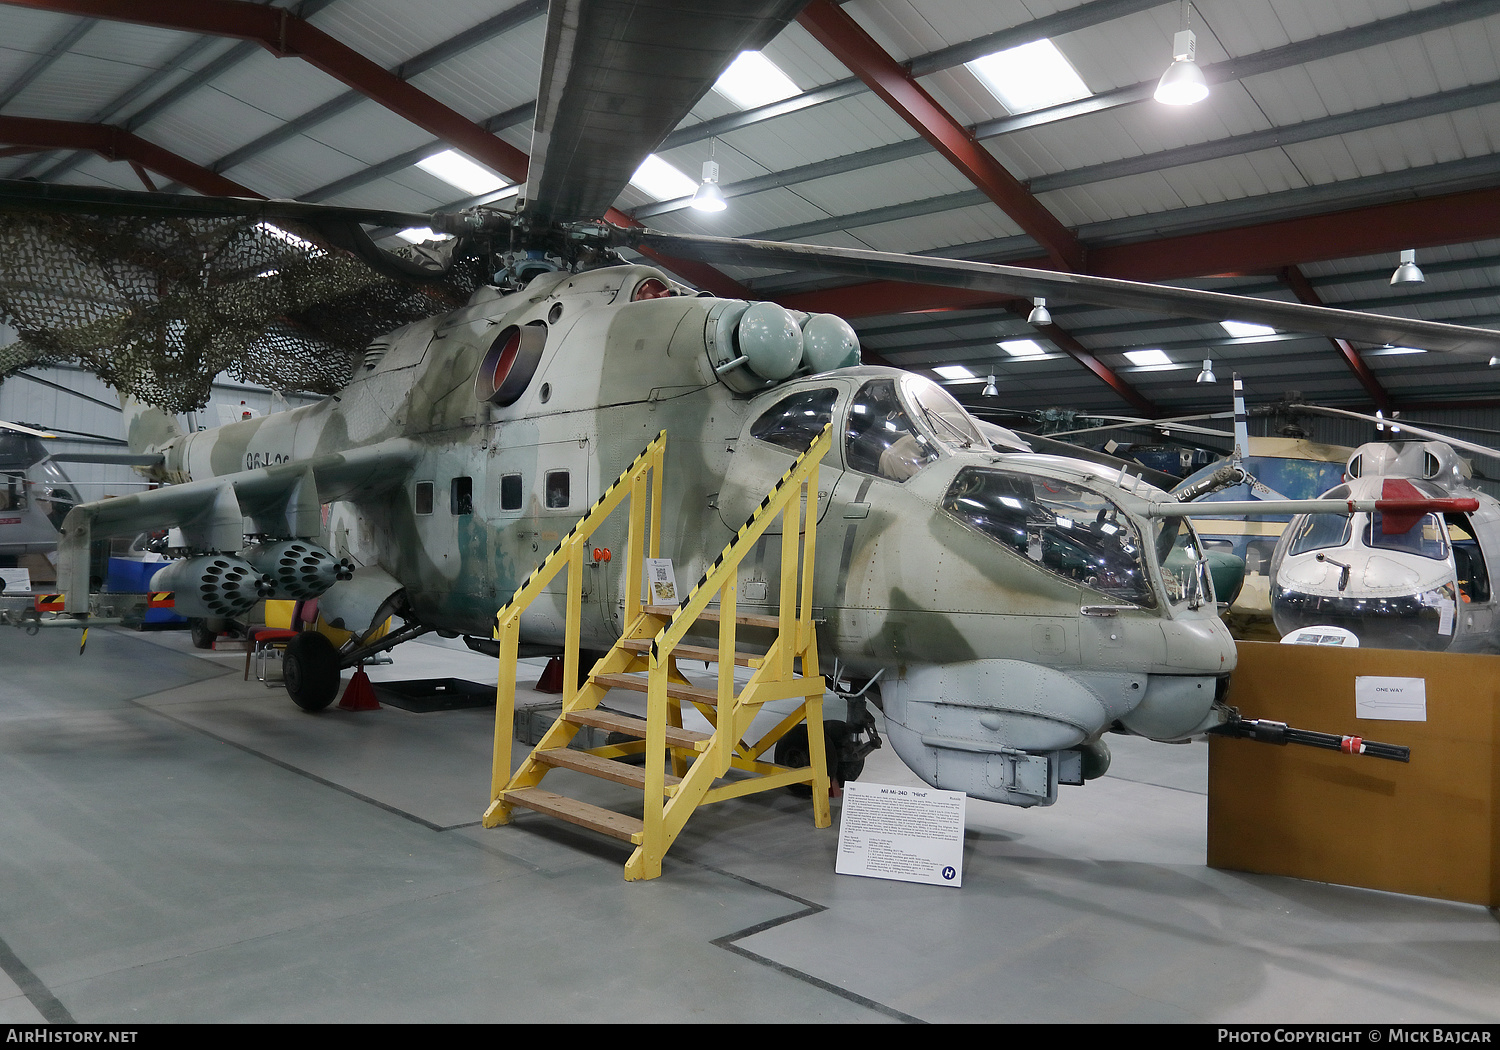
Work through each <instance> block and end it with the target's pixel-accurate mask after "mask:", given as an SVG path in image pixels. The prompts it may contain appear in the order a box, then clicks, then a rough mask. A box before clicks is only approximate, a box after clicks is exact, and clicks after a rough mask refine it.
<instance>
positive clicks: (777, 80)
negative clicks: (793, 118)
mask: <svg viewBox="0 0 1500 1050" xmlns="http://www.w3.org/2000/svg"><path fill="white" fill-rule="evenodd" d="M714 90H715V91H717V92H718V93H719V94H721V95H723V96H724V97H725V98H727V99H728V100H729V101H730V102H733V103H734V104H735V105H736V106H738V107H739V108H740V109H755V108H756V107H757V106H769V105H770V104H771V103H772V102H780V101H781V100H782V99H784V98H791V97H792V96H793V95H800V94H802V91H801V89H799V88H798V87H797V85H796V84H794V83H792V79H791V77H789V76H787V75H786V74H785V73H783V72H782V71H781V70H780V69H778V68H777V66H776V63H775V62H772V61H771V60H770V59H769V58H767V57H766V56H765V55H763V54H761V53H760V52H759V51H741V52H740V57H739V58H737V59H735V60H734V61H733V62H731V63H729V68H728V69H726V70H724V73H723V75H722V76H720V77H719V79H718V80H717V81H715V82H714Z"/></svg>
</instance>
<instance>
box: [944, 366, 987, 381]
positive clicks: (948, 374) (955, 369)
mask: <svg viewBox="0 0 1500 1050" xmlns="http://www.w3.org/2000/svg"><path fill="white" fill-rule="evenodd" d="M933 371H934V372H936V373H937V374H938V375H940V376H942V377H943V378H944V379H978V378H979V377H978V376H976V375H975V374H974V373H973V372H970V371H969V370H968V369H967V368H965V367H964V366H963V365H938V366H937V367H936V368H934V369H933Z"/></svg>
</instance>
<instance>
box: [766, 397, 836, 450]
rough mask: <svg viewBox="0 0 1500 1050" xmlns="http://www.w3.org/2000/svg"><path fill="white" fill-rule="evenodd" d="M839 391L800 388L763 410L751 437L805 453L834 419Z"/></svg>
mask: <svg viewBox="0 0 1500 1050" xmlns="http://www.w3.org/2000/svg"><path fill="white" fill-rule="evenodd" d="M838 397H839V392H838V390H836V389H834V388H832V387H828V388H824V389H821V390H799V391H798V392H797V393H795V394H792V395H790V396H789V397H784V398H782V399H781V400H780V401H778V402H776V404H774V405H772V406H771V407H770V408H768V409H766V410H765V411H764V412H762V413H761V416H760V418H759V419H757V420H756V421H755V423H754V424H753V425H752V426H751V427H750V436H751V437H753V438H759V439H760V440H761V441H766V442H769V443H770V444H772V445H776V446H778V447H780V448H784V449H789V450H790V451H792V452H802V451H804V450H806V448H807V446H808V445H810V444H812V440H813V438H815V437H817V436H818V435H819V434H820V433H822V431H823V428H824V427H825V426H827V425H828V421H829V420H830V419H832V418H833V405H834V402H836V401H837V400H838Z"/></svg>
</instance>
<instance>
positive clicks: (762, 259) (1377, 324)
mask: <svg viewBox="0 0 1500 1050" xmlns="http://www.w3.org/2000/svg"><path fill="white" fill-rule="evenodd" d="M615 237H616V239H617V241H618V242H619V243H621V244H625V245H628V246H630V247H637V246H644V247H649V248H653V249H655V250H657V251H660V252H662V253H663V254H665V255H675V256H678V257H683V258H689V259H698V260H701V261H703V262H711V263H720V264H725V265H730V266H779V267H782V268H784V269H792V270H816V271H822V272H824V273H837V274H845V275H848V276H854V277H866V278H871V279H879V280H891V281H905V282H908V283H916V284H935V285H942V286H945V287H950V288H969V289H974V290H977V291H986V292H994V293H995V294H997V295H1013V296H1017V297H1020V298H1027V299H1029V298H1034V297H1037V296H1045V297H1046V298H1047V299H1048V300H1073V301H1075V302H1082V303H1093V304H1095V305H1098V306H1116V307H1122V308H1125V309H1131V310H1145V311H1149V312H1152V313H1158V314H1172V315H1177V316H1181V317H1197V318H1201V319H1203V320H1205V321H1229V320H1234V321H1246V322H1250V323H1253V324H1263V325H1270V326H1271V327H1273V328H1277V329H1280V330H1282V331H1293V332H1306V333H1308V334H1311V335H1328V336H1338V337H1342V338H1345V339H1355V340H1359V341H1361V342H1368V343H1375V344H1381V345H1384V344H1387V343H1389V344H1393V345H1399V346H1410V347H1416V348H1419V349H1423V350H1437V351H1449V352H1454V353H1470V354H1485V355H1496V354H1500V332H1497V331H1492V330H1490V329H1486V328H1468V327H1464V326H1462V325H1451V324H1441V323H1438V322H1436V321H1417V320H1411V319H1408V318H1404V317H1389V316H1386V315H1384V314H1372V313H1363V312H1360V311H1357V310H1337V309H1333V308H1330V307H1324V306H1303V305H1302V304H1300V303H1282V302H1277V301H1275V300H1272V299H1258V298H1255V297H1252V296H1245V295H1229V294H1226V293H1224V292H1206V291H1201V290H1199V289H1196V288H1177V287H1174V286H1171V285H1161V284H1146V283H1143V282H1139V281H1121V280H1117V279H1114V278H1110V277H1090V276H1088V275H1086V274H1076V273H1058V272H1054V271H1052V270H1034V269H1030V268H1028V267H1024V266H1003V265H1000V264H998V263H980V262H967V261H963V260H958V259H939V258H934V257H932V256H925V255H897V254H893V253H890V252H875V251H867V250H862V249H854V248H831V247H826V246H823V245H817V244H789V243H782V242H780V241H755V240H736V239H734V238H729V237H705V236H701V235H694V234H674V233H662V232H660V231H657V230H644V229H643V230H622V231H620V232H619V233H617V234H615Z"/></svg>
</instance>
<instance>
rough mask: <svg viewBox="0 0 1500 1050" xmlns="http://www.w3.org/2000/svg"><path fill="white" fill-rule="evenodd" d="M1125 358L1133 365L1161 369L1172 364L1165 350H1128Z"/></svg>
mask: <svg viewBox="0 0 1500 1050" xmlns="http://www.w3.org/2000/svg"><path fill="white" fill-rule="evenodd" d="M1125 358H1126V360H1128V361H1129V362H1130V363H1131V364H1133V365H1144V366H1150V365H1156V366H1157V367H1161V366H1162V365H1170V364H1171V363H1172V359H1171V358H1170V357H1168V356H1167V354H1166V351H1164V350H1126V351H1125Z"/></svg>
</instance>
